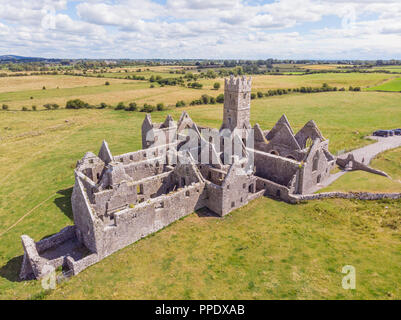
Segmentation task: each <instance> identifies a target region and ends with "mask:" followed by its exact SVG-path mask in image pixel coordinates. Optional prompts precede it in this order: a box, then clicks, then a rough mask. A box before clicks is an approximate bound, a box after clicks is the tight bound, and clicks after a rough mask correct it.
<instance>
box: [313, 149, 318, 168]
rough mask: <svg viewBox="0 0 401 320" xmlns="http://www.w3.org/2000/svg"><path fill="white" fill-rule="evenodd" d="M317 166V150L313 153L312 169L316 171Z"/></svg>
mask: <svg viewBox="0 0 401 320" xmlns="http://www.w3.org/2000/svg"><path fill="white" fill-rule="evenodd" d="M318 167H319V151H317V152H316V153H315V156H314V157H313V167H312V171H316V170H317V169H318Z"/></svg>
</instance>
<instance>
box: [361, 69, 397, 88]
mask: <svg viewBox="0 0 401 320" xmlns="http://www.w3.org/2000/svg"><path fill="white" fill-rule="evenodd" d="M400 71H401V69H400ZM366 90H368V91H392V92H401V78H397V79H392V80H390V81H385V82H384V83H383V84H380V85H378V86H374V87H370V88H368V89H366Z"/></svg>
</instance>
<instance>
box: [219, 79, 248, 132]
mask: <svg viewBox="0 0 401 320" xmlns="http://www.w3.org/2000/svg"><path fill="white" fill-rule="evenodd" d="M251 88H252V78H249V79H247V78H246V77H245V76H243V77H238V78H234V77H233V76H231V77H230V79H225V86H224V115H223V124H222V126H221V129H220V130H222V129H229V130H231V132H232V131H234V129H251V124H250V122H249V120H250V114H251Z"/></svg>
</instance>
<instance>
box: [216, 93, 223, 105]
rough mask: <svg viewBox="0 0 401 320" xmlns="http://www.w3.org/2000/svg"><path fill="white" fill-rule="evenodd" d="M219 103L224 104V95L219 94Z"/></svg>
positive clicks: (217, 99)
mask: <svg viewBox="0 0 401 320" xmlns="http://www.w3.org/2000/svg"><path fill="white" fill-rule="evenodd" d="M216 101H217V103H223V102H224V94H219V95H218V96H217V98H216Z"/></svg>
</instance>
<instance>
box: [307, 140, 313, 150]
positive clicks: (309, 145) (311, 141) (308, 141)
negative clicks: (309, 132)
mask: <svg viewBox="0 0 401 320" xmlns="http://www.w3.org/2000/svg"><path fill="white" fill-rule="evenodd" d="M312 144H313V140H312V139H311V138H308V139H306V142H305V148H309V147H311V146H312Z"/></svg>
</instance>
